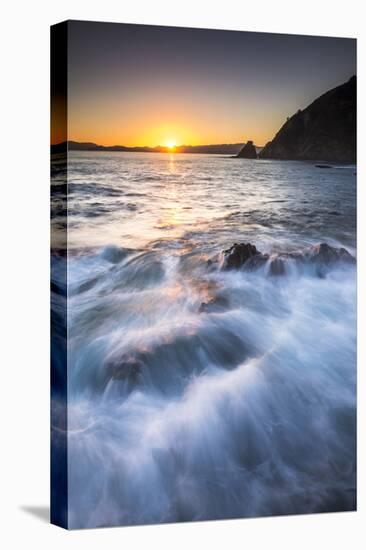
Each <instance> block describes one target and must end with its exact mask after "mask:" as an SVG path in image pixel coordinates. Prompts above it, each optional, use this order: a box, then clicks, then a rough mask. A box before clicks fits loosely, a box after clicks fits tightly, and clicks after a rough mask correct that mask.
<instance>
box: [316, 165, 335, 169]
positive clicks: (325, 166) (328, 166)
mask: <svg viewBox="0 0 366 550" xmlns="http://www.w3.org/2000/svg"><path fill="white" fill-rule="evenodd" d="M315 168H333V166H331V165H330V164H316V165H315Z"/></svg>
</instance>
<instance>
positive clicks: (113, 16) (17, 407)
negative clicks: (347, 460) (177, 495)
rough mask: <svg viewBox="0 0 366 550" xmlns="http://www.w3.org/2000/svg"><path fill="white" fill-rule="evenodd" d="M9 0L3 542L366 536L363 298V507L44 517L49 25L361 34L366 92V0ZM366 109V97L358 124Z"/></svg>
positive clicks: (4, 67) (138, 543) (2, 305)
mask: <svg viewBox="0 0 366 550" xmlns="http://www.w3.org/2000/svg"><path fill="white" fill-rule="evenodd" d="M4 5H5V4H4V3H3V8H2V11H3V13H2V17H1V31H0V40H1V42H2V44H1V49H0V51H1V56H2V61H1V65H0V94H1V97H2V100H1V103H0V105H1V113H2V114H1V118H0V138H1V149H0V151H1V159H2V160H1V176H0V206H1V210H0V223H1V233H0V235H1V249H0V258H1V264H0V277H1V286H0V315H1V317H0V318H1V322H2V327H1V333H0V334H1V344H0V353H1V361H0V407H1V411H0V420H1V427H0V449H1V451H0V460H1V465H0V506H1V510H0V524H1V528H0V543H1V546H2V548H4V549H6V550H8V549H13V548H17V549H19V550H20V549H22V548H36V549H37V550H43V549H50V548H52V550H53V549H58V548H78V549H80V548H84V547H85V548H87V549H88V550H93V549H94V548H101V547H103V548H106V549H114V548H123V547H125V548H140V547H141V548H143V547H147V548H149V549H154V548H158V549H159V550H163V549H165V548H173V547H174V549H180V548H184V549H186V548H192V549H194V550H196V549H199V550H203V549H204V548H209V549H210V550H211V549H215V548H222V547H225V548H250V549H251V548H255V549H261V548H266V549H267V548H271V550H272V549H273V548H281V550H286V549H291V550H294V548H296V549H307V550H308V549H309V548H313V549H318V548H319V549H332V550H336V549H338V548H339V549H342V550H344V549H345V548H355V549H359V548H364V547H365V546H364V545H365V542H364V543H363V544H362V542H361V535H362V534H363V537H364V538H366V533H365V532H366V530H365V528H364V529H362V524H363V523H364V525H365V520H366V518H365V475H364V471H363V469H362V466H363V467H365V464H366V460H365V437H363V435H362V432H363V431H364V428H365V422H364V420H365V419H366V414H365V404H364V403H363V401H364V398H365V376H364V374H363V372H362V371H363V366H364V363H365V346H364V340H365V337H366V334H365V315H364V312H363V311H361V309H360V311H359V367H358V368H359V371H358V372H359V416H358V418H359V462H358V464H359V511H358V512H357V513H338V514H325V515H324V514H323V515H317V516H297V517H289V518H273V519H272V518H270V519H254V520H253V519H251V520H239V521H238V520H237V521H223V522H209V523H197V524H184V525H182V524H180V525H168V526H152V527H133V528H114V529H99V530H91V531H74V532H67V531H63V530H61V529H59V528H57V527H54V526H50V525H49V524H48V523H47V520H46V519H45V518H46V516H47V510H46V507H47V506H48V499H49V397H48V394H49V292H48V288H49V265H48V264H49V25H51V24H53V23H57V22H59V21H61V20H64V19H90V20H101V21H118V22H131V23H153V24H164V25H178V26H193V27H194V26H196V27H209V28H225V29H240V30H251V31H254V30H258V31H272V32H289V33H303V34H320V35H333V36H346V37H357V38H358V39H359V42H358V54H359V68H358V76H359V79H358V83H359V97H362V95H363V97H364V98H365V97H366V95H365V85H364V84H365V76H364V75H365V63H364V53H365V39H364V36H362V16H363V14H362V2H361V1H360V2H357V1H348V2H344V1H342V2H338V3H336V1H335V0H334V1H326V0H323V1H321V0H317V1H313V0H306V1H296V0H290V1H281V0H272V1H264V0H258V1H257V2H255V1H253V0H252V1H250V0H247V1H231V0H225V1H221V2H216V3H215V2H214V0H201V1H199V0H193V1H190V0H177V2H174V0H169V1H165V2H164V1H160V0H150V1H149V0H146V1H138V0H135V1H134V2H133V3H132V2H128V3H127V2H123V1H109V0H102V1H101V0H87V1H83V0H79V1H77V0H74V1H69V0H63V1H62V2H55V1H49V2H47V1H46V0H43V1H41V0H28V1H24V2H19V1H16V0H13V1H12V2H8V3H6V8H5V9H4ZM363 32H365V30H364V31H363ZM364 114H365V109H364V108H363V102H362V101H360V104H359V125H360V123H361V125H362V123H364ZM363 127H364V126H363ZM361 129H362V128H360V129H359V166H358V188H359V204H358V212H359V233H358V235H359V249H358V258H359V262H358V269H359V303H360V304H362V303H363V304H364V303H365V288H364V284H363V282H365V280H366V279H365V261H364V254H363V253H362V248H363V243H364V237H363V235H364V234H365V221H364V220H365V193H364V190H363V189H362V187H363V184H364V181H363V180H364V164H365V163H364V159H363V158H362V154H364V147H362V145H364V143H365V141H364V132H361ZM360 153H362V154H360ZM146 505H147V506H148V502H147V503H146ZM42 517H43V519H42Z"/></svg>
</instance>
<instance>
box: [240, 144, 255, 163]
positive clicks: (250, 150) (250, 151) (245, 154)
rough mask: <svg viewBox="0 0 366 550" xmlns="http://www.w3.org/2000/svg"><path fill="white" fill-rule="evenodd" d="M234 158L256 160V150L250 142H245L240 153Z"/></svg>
mask: <svg viewBox="0 0 366 550" xmlns="http://www.w3.org/2000/svg"><path fill="white" fill-rule="evenodd" d="M236 158H241V159H256V158H257V150H256V148H255V146H254V145H253V142H252V141H247V142H246V144H245V145H244V147H243V148H242V150H241V151H239V153H238V154H237V155H236Z"/></svg>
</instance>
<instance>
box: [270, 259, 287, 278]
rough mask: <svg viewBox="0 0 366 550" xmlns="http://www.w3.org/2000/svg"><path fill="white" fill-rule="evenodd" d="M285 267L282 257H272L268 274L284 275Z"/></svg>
mask: <svg viewBox="0 0 366 550" xmlns="http://www.w3.org/2000/svg"><path fill="white" fill-rule="evenodd" d="M285 272H286V269H285V262H284V260H283V259H282V258H278V257H276V258H274V259H273V260H271V261H270V264H269V274H270V275H274V276H277V275H285Z"/></svg>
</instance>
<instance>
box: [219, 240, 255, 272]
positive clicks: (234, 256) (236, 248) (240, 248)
mask: <svg viewBox="0 0 366 550" xmlns="http://www.w3.org/2000/svg"><path fill="white" fill-rule="evenodd" d="M223 255H224V267H225V269H238V268H239V267H242V266H243V265H244V264H245V263H246V262H248V260H252V259H253V258H254V257H255V256H258V255H260V256H262V254H261V253H260V252H258V250H257V249H256V247H255V246H254V244H250V243H240V244H237V243H235V244H233V246H232V247H231V248H228V249H227V250H224V252H223Z"/></svg>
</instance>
